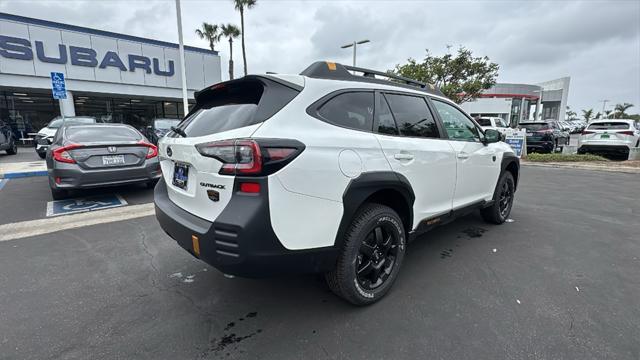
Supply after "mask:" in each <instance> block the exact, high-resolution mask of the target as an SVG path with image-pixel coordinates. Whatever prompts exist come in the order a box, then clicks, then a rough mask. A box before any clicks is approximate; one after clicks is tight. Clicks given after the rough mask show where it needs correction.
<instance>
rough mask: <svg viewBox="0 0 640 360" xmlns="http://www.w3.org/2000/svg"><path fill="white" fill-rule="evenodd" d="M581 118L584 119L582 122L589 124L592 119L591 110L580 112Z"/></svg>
mask: <svg viewBox="0 0 640 360" xmlns="http://www.w3.org/2000/svg"><path fill="white" fill-rule="evenodd" d="M582 117H584V121H586V122H587V123H589V120H591V118H592V117H593V109H589V110H582Z"/></svg>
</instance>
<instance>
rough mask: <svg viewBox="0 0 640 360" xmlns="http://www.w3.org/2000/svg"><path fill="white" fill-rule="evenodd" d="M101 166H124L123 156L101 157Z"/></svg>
mask: <svg viewBox="0 0 640 360" xmlns="http://www.w3.org/2000/svg"><path fill="white" fill-rule="evenodd" d="M102 165H105V166H113V165H124V155H109V156H103V157H102Z"/></svg>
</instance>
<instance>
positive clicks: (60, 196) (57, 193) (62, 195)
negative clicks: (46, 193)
mask: <svg viewBox="0 0 640 360" xmlns="http://www.w3.org/2000/svg"><path fill="white" fill-rule="evenodd" d="M68 196H69V192H68V191H67V190H57V189H51V197H52V198H53V200H64V199H66V198H67V197H68Z"/></svg>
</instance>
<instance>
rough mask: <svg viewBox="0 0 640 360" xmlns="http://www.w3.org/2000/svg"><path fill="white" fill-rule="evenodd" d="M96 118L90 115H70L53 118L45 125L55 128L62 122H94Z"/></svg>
mask: <svg viewBox="0 0 640 360" xmlns="http://www.w3.org/2000/svg"><path fill="white" fill-rule="evenodd" d="M95 123H96V119H95V118H92V117H72V118H64V119H63V118H60V119H56V120H53V121H51V122H50V123H49V125H48V126H47V127H49V128H51V129H57V128H59V127H60V126H62V124H64V125H82V124H95Z"/></svg>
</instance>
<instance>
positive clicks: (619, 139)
mask: <svg viewBox="0 0 640 360" xmlns="http://www.w3.org/2000/svg"><path fill="white" fill-rule="evenodd" d="M633 147H640V122H638V121H637V120H626V119H608V120H597V121H592V122H590V123H589V126H587V128H586V129H584V130H582V134H581V135H580V138H579V139H578V153H579V154H587V153H590V154H598V155H605V156H615V157H620V158H625V159H626V158H628V156H629V149H631V148H633Z"/></svg>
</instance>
